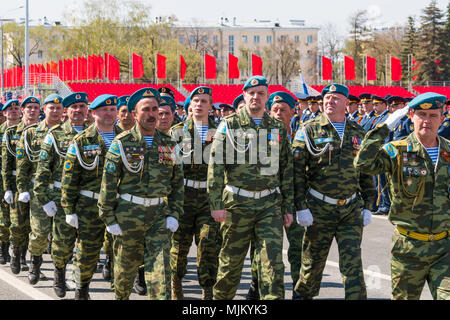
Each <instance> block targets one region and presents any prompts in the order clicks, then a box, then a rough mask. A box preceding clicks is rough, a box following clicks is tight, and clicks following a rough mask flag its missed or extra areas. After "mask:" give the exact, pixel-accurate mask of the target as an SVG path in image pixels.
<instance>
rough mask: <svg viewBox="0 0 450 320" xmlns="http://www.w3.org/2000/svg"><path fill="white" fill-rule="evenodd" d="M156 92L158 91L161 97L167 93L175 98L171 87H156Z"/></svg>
mask: <svg viewBox="0 0 450 320" xmlns="http://www.w3.org/2000/svg"><path fill="white" fill-rule="evenodd" d="M158 92H159V95H160V96H161V97H162V96H167V95H169V96H171V97H172V99H175V93H174V92H173V90H172V89H170V88H168V87H161V88H158Z"/></svg>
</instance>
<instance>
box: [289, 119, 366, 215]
mask: <svg viewBox="0 0 450 320" xmlns="http://www.w3.org/2000/svg"><path fill="white" fill-rule="evenodd" d="M304 128H305V130H306V132H307V135H308V138H309V141H310V142H311V145H312V146H311V147H314V148H316V149H317V150H321V149H323V148H324V147H325V146H326V144H327V143H330V145H331V147H330V148H329V149H328V150H327V151H326V152H324V153H323V154H322V155H320V156H313V155H312V154H311V153H310V152H309V151H308V148H307V145H306V139H305V137H304V135H303V133H302V130H299V131H298V132H297V134H296V135H295V138H294V142H293V143H292V149H293V157H294V190H295V200H294V204H295V209H296V210H297V211H299V210H305V209H308V205H307V201H306V197H307V194H308V191H309V188H313V189H314V190H316V191H318V192H320V193H322V194H323V195H326V196H328V197H331V198H333V199H341V200H342V199H348V198H350V197H351V196H352V195H353V194H355V193H357V194H358V195H359V197H360V200H362V201H363V202H364V203H361V206H363V207H364V208H366V209H367V208H371V206H372V202H373V201H374V200H375V188H374V185H373V180H372V177H371V176H369V175H365V174H362V173H360V172H359V171H358V170H356V168H355V167H354V166H353V159H354V158H355V156H356V154H357V152H358V150H359V147H360V143H361V141H362V140H363V138H364V134H365V132H364V130H363V129H362V128H361V127H360V126H359V125H358V124H357V123H356V122H354V121H349V120H347V121H346V124H345V130H344V136H343V140H342V141H341V138H340V137H339V134H338V133H337V131H336V129H335V128H334V127H333V125H332V124H331V122H330V121H329V119H328V117H327V116H325V115H322V116H320V117H319V118H316V119H314V120H311V121H309V122H308V123H306V124H305V126H304ZM330 149H331V150H330ZM312 150H313V151H314V152H315V153H316V151H315V150H314V149H312ZM317 153H318V152H317Z"/></svg>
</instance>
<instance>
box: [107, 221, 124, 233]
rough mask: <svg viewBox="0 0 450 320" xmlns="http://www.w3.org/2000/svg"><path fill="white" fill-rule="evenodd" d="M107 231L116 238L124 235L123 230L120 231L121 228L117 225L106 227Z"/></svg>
mask: <svg viewBox="0 0 450 320" xmlns="http://www.w3.org/2000/svg"><path fill="white" fill-rule="evenodd" d="M106 231H108V232H109V233H111V234H112V235H114V236H121V235H123V233H122V229H120V226H119V225H118V224H117V223H116V224H113V225H112V226H106Z"/></svg>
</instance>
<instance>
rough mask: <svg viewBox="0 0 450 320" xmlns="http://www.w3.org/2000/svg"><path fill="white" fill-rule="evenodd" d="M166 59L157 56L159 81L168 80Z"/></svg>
mask: <svg viewBox="0 0 450 320" xmlns="http://www.w3.org/2000/svg"><path fill="white" fill-rule="evenodd" d="M166 60H167V59H166V57H165V56H163V55H160V54H156V77H157V78H158V79H165V78H166Z"/></svg>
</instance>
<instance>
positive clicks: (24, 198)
mask: <svg viewBox="0 0 450 320" xmlns="http://www.w3.org/2000/svg"><path fill="white" fill-rule="evenodd" d="M30 198H31V197H30V194H29V193H28V191H25V192H22V193H19V201H20V202H25V203H27V202H28V201H30Z"/></svg>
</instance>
